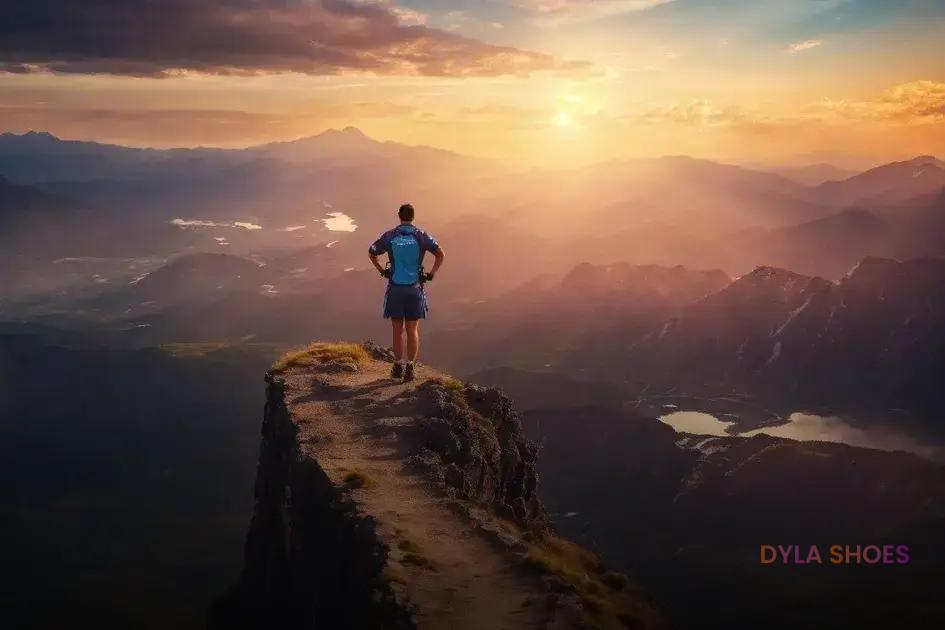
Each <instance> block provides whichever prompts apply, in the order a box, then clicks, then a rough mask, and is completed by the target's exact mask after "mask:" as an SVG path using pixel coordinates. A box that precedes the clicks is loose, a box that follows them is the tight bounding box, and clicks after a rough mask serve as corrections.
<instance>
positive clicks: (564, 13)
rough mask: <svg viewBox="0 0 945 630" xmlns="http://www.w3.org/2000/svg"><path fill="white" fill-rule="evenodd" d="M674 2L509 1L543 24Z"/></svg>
mask: <svg viewBox="0 0 945 630" xmlns="http://www.w3.org/2000/svg"><path fill="white" fill-rule="evenodd" d="M674 1H675V0H511V2H512V4H513V5H515V6H517V7H519V8H520V9H524V10H526V11H528V12H530V13H534V14H536V15H538V16H539V17H540V18H541V21H543V22H549V23H560V22H570V21H580V20H592V19H597V18H602V17H606V16H609V15H619V14H622V13H634V12H636V11H645V10H647V9H652V8H653V7H656V6H659V5H662V4H668V3H670V2H674Z"/></svg>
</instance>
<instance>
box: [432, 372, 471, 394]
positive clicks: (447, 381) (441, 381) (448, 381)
mask: <svg viewBox="0 0 945 630" xmlns="http://www.w3.org/2000/svg"><path fill="white" fill-rule="evenodd" d="M430 380H431V381H433V382H434V383H436V384H437V385H439V386H440V387H443V388H444V389H452V390H457V391H458V390H461V389H462V388H463V382H462V381H461V380H459V379H458V378H454V377H452V376H445V375H444V376H437V377H436V378H432V379H430Z"/></svg>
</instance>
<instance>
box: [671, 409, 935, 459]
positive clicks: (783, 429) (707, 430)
mask: <svg viewBox="0 0 945 630" xmlns="http://www.w3.org/2000/svg"><path fill="white" fill-rule="evenodd" d="M660 421H661V422H664V423H665V424H668V425H669V426H671V427H673V428H674V429H675V430H676V431H678V432H680V433H695V434H700V435H717V436H730V435H737V436H741V437H750V436H752V435H759V434H761V433H765V434H767V435H770V436H773V437H782V438H788V439H791V440H798V441H808V440H815V441H822V442H839V443H841V444H848V445H850V446H861V447H865V448H876V449H880V450H884V451H908V452H910V453H915V454H916V455H920V456H922V457H925V458H927V459H934V460H942V459H945V452H943V449H942V447H941V446H936V445H933V444H929V443H928V442H927V441H925V440H922V439H920V438H919V437H917V436H915V435H910V434H908V433H906V432H905V431H902V430H901V429H899V428H896V427H890V426H888V425H881V424H869V425H864V426H857V425H854V424H851V423H850V422H848V421H846V420H844V419H843V418H839V417H836V416H818V415H815V414H809V413H800V412H797V413H792V414H791V416H790V417H789V419H788V421H787V422H786V423H784V424H779V425H777V426H771V427H762V428H760V429H753V430H751V431H745V432H743V433H732V432H730V431H729V428H730V427H732V425H734V424H735V423H734V422H727V421H724V420H719V419H718V418H716V417H715V416H713V415H712V414H708V413H704V412H701V411H673V412H671V413H667V414H664V415H662V416H660Z"/></svg>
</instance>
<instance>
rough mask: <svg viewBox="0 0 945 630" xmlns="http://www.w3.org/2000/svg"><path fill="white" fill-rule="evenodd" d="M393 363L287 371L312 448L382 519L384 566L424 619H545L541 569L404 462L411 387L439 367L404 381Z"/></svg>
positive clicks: (482, 623)
mask: <svg viewBox="0 0 945 630" xmlns="http://www.w3.org/2000/svg"><path fill="white" fill-rule="evenodd" d="M389 369H390V364H389V363H384V362H380V361H375V360H368V361H365V362H364V363H363V364H362V365H361V367H360V370H359V371H358V372H354V373H348V372H346V373H334V374H323V373H316V372H315V371H314V370H312V369H310V368H304V367H299V368H293V369H291V370H290V371H288V372H287V373H286V374H285V381H286V402H287V405H288V408H289V412H290V413H291V415H292V419H293V421H294V422H295V423H296V425H297V426H298V427H299V431H300V435H299V443H300V444H301V445H302V448H303V449H304V452H305V455H307V456H311V457H313V458H315V459H317V461H318V462H319V464H320V466H321V467H322V468H323V470H324V471H325V473H326V474H327V475H328V476H329V477H330V478H331V480H332V481H333V482H334V483H335V484H336V485H337V486H346V485H347V486H348V487H350V488H351V490H350V493H351V497H352V498H353V499H354V501H355V502H356V503H357V505H358V509H359V511H360V512H362V513H363V514H366V515H370V516H373V517H374V518H375V519H376V520H377V521H378V532H379V535H380V536H381V538H382V539H383V541H384V542H385V543H386V544H387V545H388V546H389V547H390V557H389V560H388V567H387V570H386V573H387V576H388V578H389V579H390V580H391V581H392V582H396V583H399V584H402V585H403V589H404V591H405V593H406V595H407V597H408V598H409V600H410V602H411V604H412V605H414V606H415V615H414V616H415V620H416V622H417V624H418V626H419V627H421V628H450V629H451V630H465V629H469V630H484V629H489V630H500V629H508V630H512V629H518V628H545V627H548V626H549V621H550V620H549V619H548V613H547V608H546V607H545V606H544V605H543V604H544V602H546V601H547V597H548V591H547V588H545V587H543V586H542V584H541V583H540V580H539V578H538V577H537V576H536V575H534V574H532V573H529V572H527V571H526V570H525V569H524V568H523V567H522V564H521V562H520V561H516V559H515V558H513V557H511V554H510V552H509V550H508V549H502V548H500V546H498V545H496V544H495V543H494V542H491V541H489V540H488V539H487V538H486V537H485V536H484V535H483V534H482V533H480V531H479V530H478V529H477V528H476V527H475V526H474V525H473V524H472V523H470V522H469V520H468V518H466V517H464V516H463V515H461V514H460V513H458V512H457V511H455V510H454V509H452V508H451V507H450V502H449V500H448V499H446V498H445V497H444V496H441V493H439V492H437V491H436V490H435V488H433V487H432V485H431V484H430V482H429V481H428V480H427V479H426V478H425V477H424V476H423V475H422V474H419V473H413V472H410V471H409V470H407V469H406V467H405V466H404V460H405V458H406V456H407V455H408V454H409V453H407V452H406V450H407V449H406V448H405V445H404V444H403V443H402V440H400V439H399V438H398V431H397V429H403V428H409V426H410V425H411V424H412V423H413V422H414V421H415V420H414V417H415V416H416V415H417V414H418V411H417V409H415V408H414V407H415V406H416V405H415V403H414V402H413V399H411V398H410V397H409V393H410V392H411V390H412V389H413V388H415V387H416V386H417V385H418V384H420V383H423V382H424V380H426V379H428V378H430V377H434V376H438V375H437V373H435V372H433V371H431V370H429V369H428V368H425V367H423V366H419V369H418V372H417V380H416V381H415V382H414V383H411V384H404V383H401V382H398V381H395V380H393V379H390V378H389V376H388V370H389Z"/></svg>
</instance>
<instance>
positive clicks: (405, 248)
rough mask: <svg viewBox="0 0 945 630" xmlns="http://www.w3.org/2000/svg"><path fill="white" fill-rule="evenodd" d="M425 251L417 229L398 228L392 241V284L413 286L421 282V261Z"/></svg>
mask: <svg viewBox="0 0 945 630" xmlns="http://www.w3.org/2000/svg"><path fill="white" fill-rule="evenodd" d="M422 258H423V250H422V248H421V247H420V239H419V238H417V233H416V229H415V228H409V229H408V228H398V230H397V236H395V237H394V238H392V239H391V240H390V259H391V276H390V281H391V283H392V284H401V285H413V284H417V283H418V282H420V261H421V260H422Z"/></svg>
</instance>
